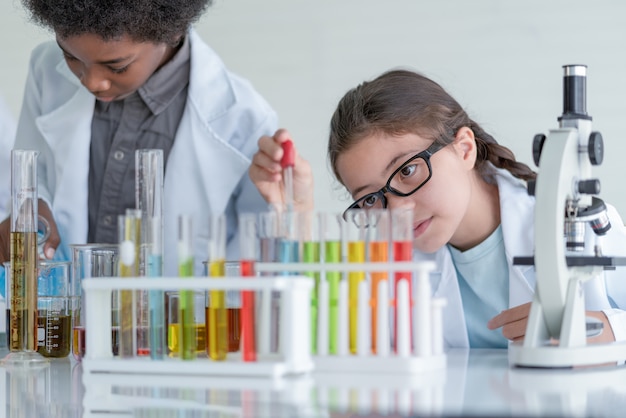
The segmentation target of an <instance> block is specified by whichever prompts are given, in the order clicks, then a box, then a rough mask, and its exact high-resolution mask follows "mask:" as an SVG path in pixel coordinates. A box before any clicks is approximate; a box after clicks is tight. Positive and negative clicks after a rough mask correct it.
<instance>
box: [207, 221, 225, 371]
mask: <svg viewBox="0 0 626 418" xmlns="http://www.w3.org/2000/svg"><path fill="white" fill-rule="evenodd" d="M225 263H226V217H225V216H224V215H223V214H214V215H211V217H210V218H209V258H208V265H209V266H208V270H209V277H211V278H213V279H216V280H219V279H224V277H225ZM205 321H206V327H207V333H208V338H207V353H208V355H209V357H210V358H211V359H213V360H225V359H226V355H227V354H228V316H227V311H226V292H225V291H224V290H210V291H209V292H208V297H207V301H206V320H205Z"/></svg>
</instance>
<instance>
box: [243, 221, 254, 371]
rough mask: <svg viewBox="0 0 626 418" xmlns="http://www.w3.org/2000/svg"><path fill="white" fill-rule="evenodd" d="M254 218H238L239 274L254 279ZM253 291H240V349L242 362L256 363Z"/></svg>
mask: <svg viewBox="0 0 626 418" xmlns="http://www.w3.org/2000/svg"><path fill="white" fill-rule="evenodd" d="M256 240H257V236H256V216H255V215H254V214H242V215H241V216H240V218H239V245H240V251H241V260H240V274H241V276H242V277H254V276H255V273H254V261H255V260H256V257H257V241H256ZM254 310H255V307H254V291H251V290H242V291H241V348H242V350H241V351H242V355H243V361H256V341H255V337H254V335H255V329H254Z"/></svg>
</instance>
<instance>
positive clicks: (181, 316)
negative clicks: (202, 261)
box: [178, 215, 196, 360]
mask: <svg viewBox="0 0 626 418" xmlns="http://www.w3.org/2000/svg"><path fill="white" fill-rule="evenodd" d="M191 231H192V219H191V217H190V216H187V215H181V216H179V217H178V275H179V276H180V277H181V279H183V280H184V278H185V277H193V250H192V249H193V238H192V232H191ZM194 293H195V292H194V291H193V290H180V292H179V297H178V321H179V328H178V342H179V343H178V356H179V357H180V358H181V359H183V360H193V359H195V358H196V321H195V316H194V310H195V304H194Z"/></svg>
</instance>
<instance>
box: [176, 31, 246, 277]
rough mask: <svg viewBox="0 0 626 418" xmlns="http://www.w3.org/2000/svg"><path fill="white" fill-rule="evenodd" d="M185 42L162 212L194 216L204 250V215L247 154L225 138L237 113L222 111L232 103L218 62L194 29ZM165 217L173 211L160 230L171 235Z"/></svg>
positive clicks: (226, 190) (231, 185) (216, 206)
mask: <svg viewBox="0 0 626 418" xmlns="http://www.w3.org/2000/svg"><path fill="white" fill-rule="evenodd" d="M190 44H191V49H192V52H191V57H192V59H191V70H190V78H189V90H188V97H187V103H186V106H185V111H184V112H183V116H182V119H181V122H180V124H179V128H178V132H177V133H176V140H175V142H174V146H173V147H172V150H171V152H170V155H169V157H168V162H167V167H168V168H167V169H166V172H165V179H164V190H165V195H164V213H168V214H174V219H175V217H176V216H177V215H180V214H187V215H191V216H192V217H193V219H194V230H196V231H197V232H196V239H195V240H194V242H195V244H194V245H195V247H196V249H195V250H196V251H195V253H196V254H197V253H202V252H206V242H207V239H208V237H207V233H208V219H209V215H210V214H211V213H223V212H224V211H225V209H226V205H227V204H228V202H229V198H230V196H231V194H232V193H233V191H234V190H235V188H236V187H237V184H238V183H239V181H240V180H241V177H242V175H243V174H244V173H245V172H246V171H247V169H248V167H249V165H250V160H249V159H248V158H247V157H246V156H245V155H243V154H242V153H241V152H240V151H238V150H236V149H235V148H234V147H233V146H231V144H230V141H231V140H232V137H231V136H232V135H234V134H233V132H237V131H238V129H237V126H236V125H235V124H238V123H241V119H238V118H235V117H222V116H224V115H225V114H226V113H227V112H229V111H230V110H231V108H232V106H233V105H234V104H235V103H236V97H235V96H234V93H233V92H232V89H231V85H230V81H229V79H228V77H227V75H226V73H225V69H224V66H223V64H222V63H221V61H219V57H217V55H216V54H215V53H213V52H212V51H211V50H210V49H209V48H208V46H206V45H205V44H204V43H202V42H201V40H200V39H199V38H198V36H197V35H196V34H195V32H194V31H191V32H190ZM174 168H175V169H174ZM207 208H208V211H207ZM168 219H172V216H171V215H168V216H167V217H166V218H165V223H164V231H165V236H170V237H175V236H176V234H177V225H176V224H175V223H173V222H171V221H168ZM165 257H166V260H165V264H166V265H175V263H176V254H172V253H168V254H165Z"/></svg>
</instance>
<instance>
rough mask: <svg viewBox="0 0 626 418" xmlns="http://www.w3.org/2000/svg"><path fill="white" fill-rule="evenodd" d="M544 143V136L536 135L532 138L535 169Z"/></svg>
mask: <svg viewBox="0 0 626 418" xmlns="http://www.w3.org/2000/svg"><path fill="white" fill-rule="evenodd" d="M545 141H546V136H545V135H544V134H537V135H535V137H534V138H533V161H534V162H535V165H536V166H537V167H539V158H540V157H541V150H542V149H543V143H544V142H545Z"/></svg>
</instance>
